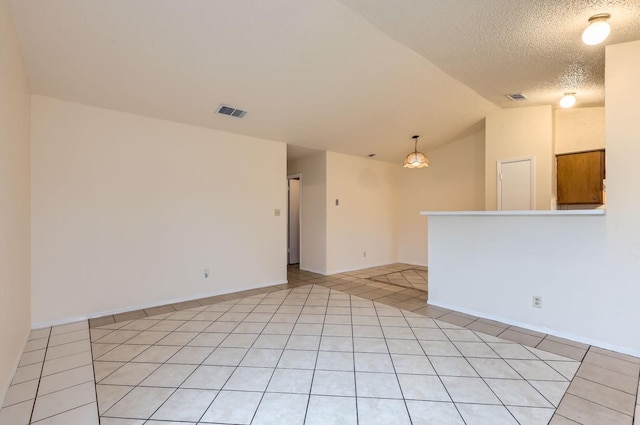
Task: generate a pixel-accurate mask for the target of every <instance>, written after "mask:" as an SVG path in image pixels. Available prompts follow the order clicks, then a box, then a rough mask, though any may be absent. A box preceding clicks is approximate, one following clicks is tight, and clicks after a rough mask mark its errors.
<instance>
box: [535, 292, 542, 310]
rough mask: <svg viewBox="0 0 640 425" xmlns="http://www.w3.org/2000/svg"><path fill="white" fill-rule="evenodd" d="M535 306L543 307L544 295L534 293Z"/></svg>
mask: <svg viewBox="0 0 640 425" xmlns="http://www.w3.org/2000/svg"><path fill="white" fill-rule="evenodd" d="M533 306H534V307H535V308H542V297H539V296H537V295H534V296H533Z"/></svg>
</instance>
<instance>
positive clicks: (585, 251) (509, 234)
mask: <svg viewBox="0 0 640 425" xmlns="http://www.w3.org/2000/svg"><path fill="white" fill-rule="evenodd" d="M638 69H640V41H636V42H632V43H627V44H621V45H614V46H608V47H607V59H606V82H607V85H606V107H605V108H606V135H607V142H606V143H607V189H608V193H607V211H606V216H602V217H432V218H431V219H430V222H429V226H430V232H429V244H430V246H431V248H432V250H431V254H430V257H429V289H430V299H429V301H430V302H431V303H433V304H437V305H443V306H448V307H452V308H454V309H458V310H462V311H467V312H473V313H475V314H479V315H481V316H484V317H490V318H495V319H499V320H503V321H505V322H507V323H518V324H520V325H522V326H525V327H530V328H534V329H540V330H543V331H546V332H549V333H553V334H556V335H560V336H565V337H569V338H571V339H574V340H578V341H584V342H588V343H591V344H595V345H599V346H603V347H607V348H611V349H614V350H617V351H621V352H625V353H629V354H633V355H636V356H640V332H638V330H637V324H638V323H640V309H638V300H639V299H640V285H639V284H638V276H640V220H638V217H640V186H638V184H637V182H638V181H640V168H639V167H638V165H637V158H639V157H640V136H639V135H640V121H639V120H638V109H637V107H636V105H635V101H634V99H637V98H638V96H640V79H638V77H637V70H638ZM533 295H540V296H542V298H543V299H542V305H543V307H542V309H533V308H532V307H531V297H532V296H533Z"/></svg>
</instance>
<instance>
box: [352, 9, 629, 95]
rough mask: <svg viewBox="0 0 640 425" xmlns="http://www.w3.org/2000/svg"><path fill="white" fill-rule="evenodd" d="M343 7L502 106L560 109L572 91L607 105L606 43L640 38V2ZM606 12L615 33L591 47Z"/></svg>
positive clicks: (612, 31)
mask: <svg viewBox="0 0 640 425" xmlns="http://www.w3.org/2000/svg"><path fill="white" fill-rule="evenodd" d="M340 1H341V2H342V3H343V4H346V5H348V6H349V7H350V8H352V9H353V10H354V11H356V12H357V13H359V14H360V15H362V16H363V17H365V18H366V19H367V20H369V21H370V22H372V23H374V24H375V25H376V26H377V27H378V28H380V29H381V30H382V31H383V32H385V33H386V34H388V35H389V36H391V37H392V38H394V39H395V40H398V41H399V42H401V43H402V44H404V45H406V46H408V47H410V48H412V49H413V50H415V51H416V52H418V53H420V54H421V55H422V56H424V57H426V58H428V59H429V60H430V61H431V62H432V63H433V64H435V65H436V66H438V67H439V68H440V69H442V70H444V71H445V72H447V73H448V74H449V75H451V76H453V77H454V78H456V79H458V80H459V81H461V82H463V83H465V84H466V85H468V86H469V87H471V88H472V89H473V90H475V91H476V92H477V93H478V94H480V95H482V96H484V97H485V98H486V99H488V100H489V101H491V102H493V103H495V104H496V105H498V106H500V107H519V106H533V105H545V104H546V105H548V104H552V105H557V103H558V101H559V99H560V97H562V94H563V92H567V91H570V92H576V98H577V101H578V103H577V106H595V105H600V106H601V105H603V103H604V53H605V52H604V51H605V44H617V43H623V42H627V41H633V40H638V39H640V0H482V1H477V0H466V1H465V0H429V1H424V0H403V1H402V2H401V3H398V2H390V1H388V0H340ZM603 12H606V13H609V14H611V19H610V20H609V22H610V24H611V27H612V30H611V35H610V36H609V38H608V39H607V40H606V42H605V43H604V44H603V45H600V46H586V45H584V44H583V43H582V40H581V35H582V31H583V30H584V29H585V28H586V26H587V24H588V19H589V17H591V16H593V15H595V14H597V13H603ZM507 93H524V94H526V95H527V97H528V98H529V101H526V102H513V101H511V100H509V99H507V98H506V97H505V94H507Z"/></svg>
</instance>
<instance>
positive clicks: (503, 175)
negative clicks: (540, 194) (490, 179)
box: [497, 157, 535, 211]
mask: <svg viewBox="0 0 640 425" xmlns="http://www.w3.org/2000/svg"><path fill="white" fill-rule="evenodd" d="M534 170H535V168H534V161H533V157H531V158H522V159H509V160H502V161H498V169H497V172H498V176H497V177H498V210H504V211H515V210H533V209H535V205H534V199H535V196H534V194H535V191H534V185H533V182H534Z"/></svg>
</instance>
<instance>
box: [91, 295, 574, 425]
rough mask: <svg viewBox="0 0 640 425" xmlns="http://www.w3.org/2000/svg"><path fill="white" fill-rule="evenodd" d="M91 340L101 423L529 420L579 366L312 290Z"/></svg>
mask: <svg viewBox="0 0 640 425" xmlns="http://www.w3.org/2000/svg"><path fill="white" fill-rule="evenodd" d="M91 337H92V347H93V357H94V368H95V376H96V382H97V385H96V388H97V396H98V406H99V412H100V417H101V424H102V425H134V424H135V425H138V424H156V425H159V424H164V425H168V424H176V423H180V424H182V425H188V424H291V425H294V424H323V425H325V424H341V425H342V424H359V425H367V424H385V425H391V424H413V425H419V424H442V425H445V424H446V425H455V424H467V425H482V424H491V425H498V424H514V425H515V424H521V425H535V424H541V425H542V424H547V423H548V422H549V419H550V418H551V416H552V415H553V413H554V411H555V407H556V406H557V405H558V403H559V402H560V399H561V398H562V396H563V395H564V393H565V391H566V389H567V387H568V385H569V382H570V380H571V379H572V378H573V376H574V374H575V372H576V370H577V368H578V367H579V365H580V363H579V362H576V361H574V360H571V359H567V358H564V357H560V356H556V355H553V354H549V353H545V352H542V351H539V350H536V349H534V348H528V347H524V346H522V345H519V344H516V343H512V342H508V341H504V340H501V339H498V338H495V337H491V336H488V335H483V334H481V333H478V332H474V331H471V330H466V329H463V328H460V327H457V326H455V325H451V324H448V323H444V322H439V321H437V320H432V319H429V318H427V317H424V316H421V315H418V314H414V313H409V312H406V311H403V310H400V309H397V308H393V307H389V306H387V305H382V304H377V303H374V302H372V301H369V300H365V299H362V298H358V297H356V296H351V295H348V294H345V293H342V292H339V291H335V290H330V289H328V288H324V287H321V286H316V285H308V286H303V287H300V288H295V289H292V290H283V291H278V292H272V293H268V294H263V295H259V296H252V297H247V298H243V299H239V300H233V301H226V302H223V303H218V304H214V305H211V306H208V307H199V308H194V309H190V310H184V311H179V312H175V313H167V314H163V315H160V316H153V317H149V318H144V319H139V320H135V321H129V322H121V323H116V324H111V325H106V326H103V327H100V328H95V329H92V330H91Z"/></svg>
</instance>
